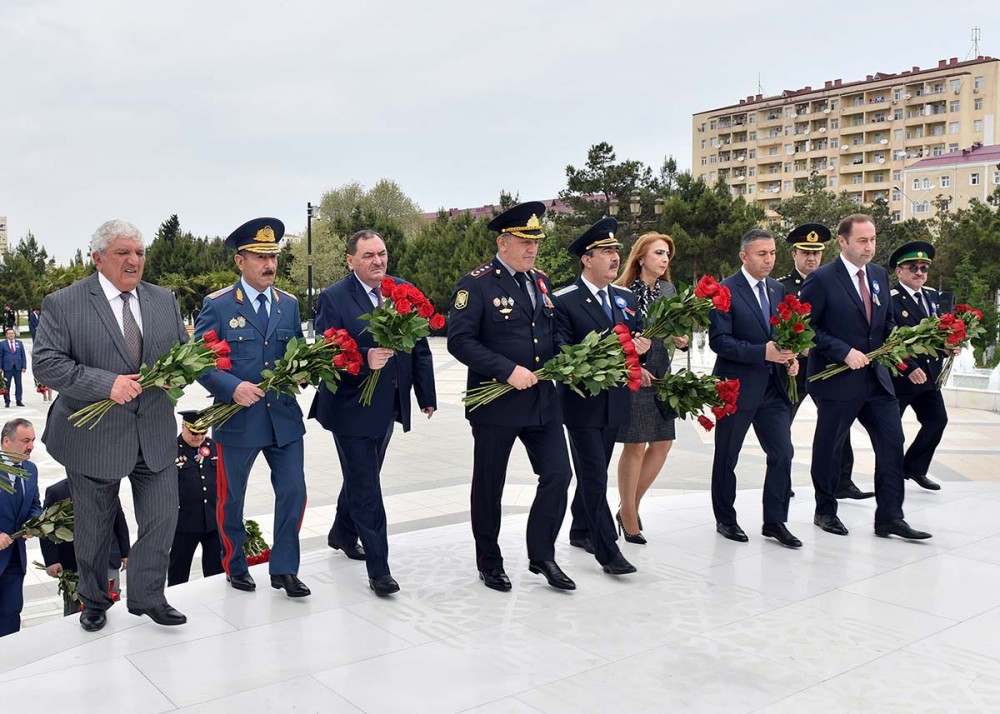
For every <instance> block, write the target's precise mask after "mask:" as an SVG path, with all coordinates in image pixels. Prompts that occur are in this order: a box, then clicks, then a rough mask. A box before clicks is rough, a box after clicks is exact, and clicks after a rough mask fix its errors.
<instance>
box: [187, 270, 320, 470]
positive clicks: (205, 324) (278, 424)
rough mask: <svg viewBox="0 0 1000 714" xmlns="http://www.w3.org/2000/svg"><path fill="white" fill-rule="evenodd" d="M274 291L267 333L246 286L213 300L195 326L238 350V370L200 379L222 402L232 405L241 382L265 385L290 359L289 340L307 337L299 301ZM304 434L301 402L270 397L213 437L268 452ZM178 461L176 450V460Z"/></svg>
mask: <svg viewBox="0 0 1000 714" xmlns="http://www.w3.org/2000/svg"><path fill="white" fill-rule="evenodd" d="M271 290H272V291H273V293H272V297H271V314H270V316H269V317H268V321H267V329H266V330H262V329H261V328H260V327H259V326H258V325H257V313H256V308H255V306H254V305H251V304H250V302H249V301H248V300H247V299H246V295H245V294H244V292H243V283H242V281H238V282H237V283H236V284H235V285H231V286H230V287H228V288H223V289H222V290H218V291H216V292H214V293H212V294H211V295H208V296H207V297H206V298H205V299H204V301H203V302H202V306H201V313H199V315H198V320H197V322H195V327H194V333H195V337H196V338H201V336H202V335H204V334H205V333H206V332H208V331H209V330H215V332H216V334H218V336H219V337H220V338H221V339H224V340H226V341H227V342H228V343H229V347H230V348H231V349H232V354H231V355H230V359H231V360H232V362H233V368H232V370H228V371H223V370H218V369H213V370H212V371H210V372H208V373H207V374H206V375H205V376H203V377H201V378H200V379H199V380H198V381H199V382H200V383H201V384H202V386H203V387H205V389H207V390H208V391H209V392H211V394H212V396H213V397H215V401H216V403H229V402H231V401H232V400H233V392H234V391H236V387H237V386H239V384H240V382H243V381H247V382H252V383H254V384H256V383H258V382H260V380H261V376H260V373H261V372H263V371H264V370H265V369H269V368H271V367H273V366H274V363H275V362H276V361H277V360H278V359H280V358H281V357H283V356H284V355H285V349H286V348H287V347H288V341H289V340H291V339H292V338H293V337H302V324H301V323H300V322H299V303H298V301H296V299H295V296H293V295H290V294H289V293H286V292H284V291H283V290H278V289H277V288H271ZM173 429H174V427H173V426H171V431H173ZM304 433H305V426H304V425H303V424H302V410H301V409H299V405H298V402H297V401H296V400H295V397H292V396H289V395H286V394H278V393H277V392H268V393H267V395H266V397H265V398H264V399H261V400H260V401H258V402H257V403H256V404H254V405H253V406H250V407H245V408H243V409H240V410H239V411H238V412H236V414H235V415H234V416H233V417H232V418H231V419H230V420H229V421H227V422H226V423H224V424H223V425H222V426H218V427H215V428H214V431H213V436H214V438H215V441H216V443H219V444H222V445H223V446H225V445H227V444H232V445H235V446H243V447H264V446H269V445H271V444H277V445H278V446H285V445H286V444H290V443H291V442H293V441H295V440H296V439H299V438H301V437H302V435H303V434H304ZM176 456H177V453H176V450H175V451H174V456H173V458H176ZM173 458H172V459H171V460H173Z"/></svg>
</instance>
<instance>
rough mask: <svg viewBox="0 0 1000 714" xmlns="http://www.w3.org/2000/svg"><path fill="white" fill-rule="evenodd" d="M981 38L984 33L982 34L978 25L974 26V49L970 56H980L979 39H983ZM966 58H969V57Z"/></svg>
mask: <svg viewBox="0 0 1000 714" xmlns="http://www.w3.org/2000/svg"><path fill="white" fill-rule="evenodd" d="M981 39H982V34H981V32H980V30H979V28H978V27H973V28H972V50H971V53H970V56H972V57H978V56H979V40H981ZM966 59H968V57H967V58H966Z"/></svg>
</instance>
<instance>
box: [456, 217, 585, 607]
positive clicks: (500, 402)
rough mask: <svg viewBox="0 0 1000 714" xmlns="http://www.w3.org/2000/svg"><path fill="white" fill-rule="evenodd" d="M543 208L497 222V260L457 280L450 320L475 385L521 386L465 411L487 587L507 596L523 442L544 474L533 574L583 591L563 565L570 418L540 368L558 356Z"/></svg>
mask: <svg viewBox="0 0 1000 714" xmlns="http://www.w3.org/2000/svg"><path fill="white" fill-rule="evenodd" d="M544 212H545V204H544V203H541V202H539V201H532V202H529V203H522V204H520V205H517V206H514V207H513V208H511V209H509V210H507V211H505V212H504V213H501V214H500V215H499V216H497V217H496V218H494V219H493V220H492V221H490V224H489V229H490V230H495V231H497V232H498V233H499V234H500V235H499V236H497V254H496V256H495V257H494V258H493V259H492V260H490V261H488V262H487V263H485V264H483V265H481V266H479V267H478V268H476V269H475V270H473V271H472V272H471V273H469V274H468V275H465V276H463V277H462V278H461V279H460V280H459V281H458V284H457V285H456V286H455V293H454V295H452V299H451V312H450V316H449V319H448V351H449V352H451V354H453V355H454V356H455V358H456V359H458V361H459V362H461V363H462V364H465V365H466V366H468V368H469V374H468V380H467V382H466V384H467V386H468V387H469V388H470V389H472V388H474V387H478V386H480V384H482V383H483V382H490V381H493V382H506V383H508V384H510V385H511V386H513V387H514V391H512V392H508V393H507V394H505V395H503V396H502V397H500V398H499V399H495V400H494V401H492V402H490V403H489V404H486V405H484V406H481V407H478V408H477V409H474V410H470V409H468V408H466V410H465V415H466V418H467V419H468V420H469V422H471V424H472V438H473V440H474V441H475V447H474V455H473V466H472V510H471V515H472V534H473V536H474V537H475V539H476V565H477V567H478V568H479V577H480V579H481V580H482V581H483V583H484V584H485V585H486V587H488V588H492V589H493V590H500V591H507V590H510V588H511V585H510V579H509V578H508V577H507V573H506V572H504V569H503V555H502V554H501V553H500V546H499V544H498V543H497V538H498V537H499V535H500V517H501V508H500V497H501V495H502V494H503V486H504V481H505V479H506V477H507V462H508V460H509V459H510V450H511V449H512V448H513V446H514V441H515V439H520V440H521V443H522V444H524V448H525V449H526V450H527V452H528V458H529V459H530V460H531V466H532V468H533V469H534V471H535V473H536V474H538V489H537V490H536V491H535V500H534V502H533V503H532V504H531V511H530V513H529V514H528V528H527V540H528V569H529V570H530V571H531V572H533V573H540V574H541V575H543V576H545V579H546V580H547V581H548V583H549V585H551V586H552V587H554V588H558V589H561V590H574V589H576V584H575V583H574V582H573V581H572V580H571V579H570V578H569V577H568V576H567V575H566V574H565V573H564V572H563V571H562V569H561V568H560V567H559V565H558V564H557V563H556V561H555V542H556V537H557V536H558V535H559V528H560V526H561V525H562V520H563V516H564V515H565V513H566V491H567V489H568V488H569V481H570V478H571V477H572V471H571V469H570V465H569V454H568V453H567V451H566V438H565V436H563V429H562V414H561V413H560V409H559V400H558V398H557V395H556V388H555V385H554V384H552V382H550V381H547V382H539V381H538V378H537V377H536V376H535V375H534V373H533V371H532V370H535V369H538V368H539V367H541V366H542V364H544V363H545V362H546V361H548V360H549V359H550V358H552V357H553V356H554V355H555V353H556V351H557V345H556V309H555V304H554V303H553V302H552V298H551V297H550V294H551V292H552V285H551V283H550V282H549V279H548V277H547V276H546V275H545V274H544V273H542V272H541V271H538V270H533V268H534V265H535V258H536V256H537V255H538V241H539V240H541V239H542V238H544V237H545V233H544V232H543V231H542V223H541V220H540V218H541V216H542V214H543V213H544Z"/></svg>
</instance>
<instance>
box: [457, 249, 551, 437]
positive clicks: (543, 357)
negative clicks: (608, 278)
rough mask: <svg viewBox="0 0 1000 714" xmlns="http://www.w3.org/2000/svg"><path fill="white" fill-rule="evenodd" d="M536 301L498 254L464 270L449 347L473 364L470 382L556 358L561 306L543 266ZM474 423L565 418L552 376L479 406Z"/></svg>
mask: <svg viewBox="0 0 1000 714" xmlns="http://www.w3.org/2000/svg"><path fill="white" fill-rule="evenodd" d="M528 277H530V278H531V282H532V285H534V288H535V298H536V300H535V306H534V307H532V305H531V300H530V299H529V298H528V296H527V295H525V294H524V292H523V291H522V290H521V288H520V287H518V284H517V281H516V280H514V276H512V275H511V274H510V272H509V271H508V270H507V268H505V267H504V266H503V264H502V263H501V262H500V261H499V259H497V258H493V260H491V261H489V262H487V263H485V264H483V265H481V266H479V267H478V268H476V269H475V270H473V271H472V272H471V273H469V274H467V275H464V276H462V278H460V279H459V281H458V284H457V285H456V286H455V292H454V294H453V295H452V298H451V311H450V313H449V317H448V351H449V352H450V353H451V354H452V355H454V356H455V358H456V359H457V360H458V361H459V362H461V363H462V364H464V365H466V366H467V367H468V368H469V373H468V377H467V380H466V385H467V386H468V388H470V389H472V388H473V387H478V386H479V385H480V384H481V383H483V382H490V381H493V382H506V381H507V378H508V377H509V376H510V375H511V373H512V372H513V371H514V367H516V366H518V365H520V366H521V367H524V368H526V369H530V370H532V371H534V370H536V369H538V368H539V367H541V366H542V365H543V364H545V363H546V362H547V361H548V360H549V359H551V358H552V357H553V356H554V355H555V353H556V352H557V350H558V347H557V345H556V308H555V304H554V303H553V302H552V298H551V297H550V296H551V294H552V283H550V282H549V278H548V276H547V275H545V274H544V273H542V272H541V271H539V270H531V271H529V275H528ZM465 416H466V418H467V419H468V420H469V421H470V422H472V423H473V424H495V425H498V426H515V427H520V426H539V425H541V424H547V423H548V422H550V421H552V420H554V419H560V418H561V416H562V415H561V410H560V409H559V400H558V399H557V398H556V388H555V385H554V384H553V383H552V382H551V381H544V382H539V383H538V384H537V385H535V386H534V387H532V388H531V389H522V390H514V391H511V392H508V393H507V394H505V395H503V396H502V397H500V398H499V399H495V400H493V401H492V402H490V403H489V404H487V405H485V406H481V407H479V408H478V409H476V410H475V411H470V410H469V409H468V407H467V408H466V410H465Z"/></svg>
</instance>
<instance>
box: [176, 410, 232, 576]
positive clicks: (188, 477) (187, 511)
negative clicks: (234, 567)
mask: <svg viewBox="0 0 1000 714" xmlns="http://www.w3.org/2000/svg"><path fill="white" fill-rule="evenodd" d="M180 415H181V433H180V434H178V435H177V488H178V493H179V496H180V499H179V500H180V510H179V511H178V513H177V531H176V532H175V533H174V542H173V544H172V545H171V546H170V566H169V568H168V569H167V585H168V586H169V585H177V584H178V583H186V582H187V581H188V578H189V577H190V575H191V560H192V559H193V558H194V552H195V550H196V549H197V548H198V546H199V545H201V572H202V575H203V576H204V577H206V578H207V577H209V576H210V575H218V574H219V573H221V572H222V547H221V544H220V542H219V524H218V521H217V520H216V514H215V503H216V492H215V489H216V485H215V484H216V479H215V470H216V462H217V460H218V458H217V457H218V454H217V450H216V448H215V442H214V441H212V440H211V439H210V438H209V437H208V434H207V433H206V432H207V430H206V429H199V428H197V426H196V425H195V423H196V422H197V421H198V412H197V411H196V410H191V411H186V412H181V413H180Z"/></svg>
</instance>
